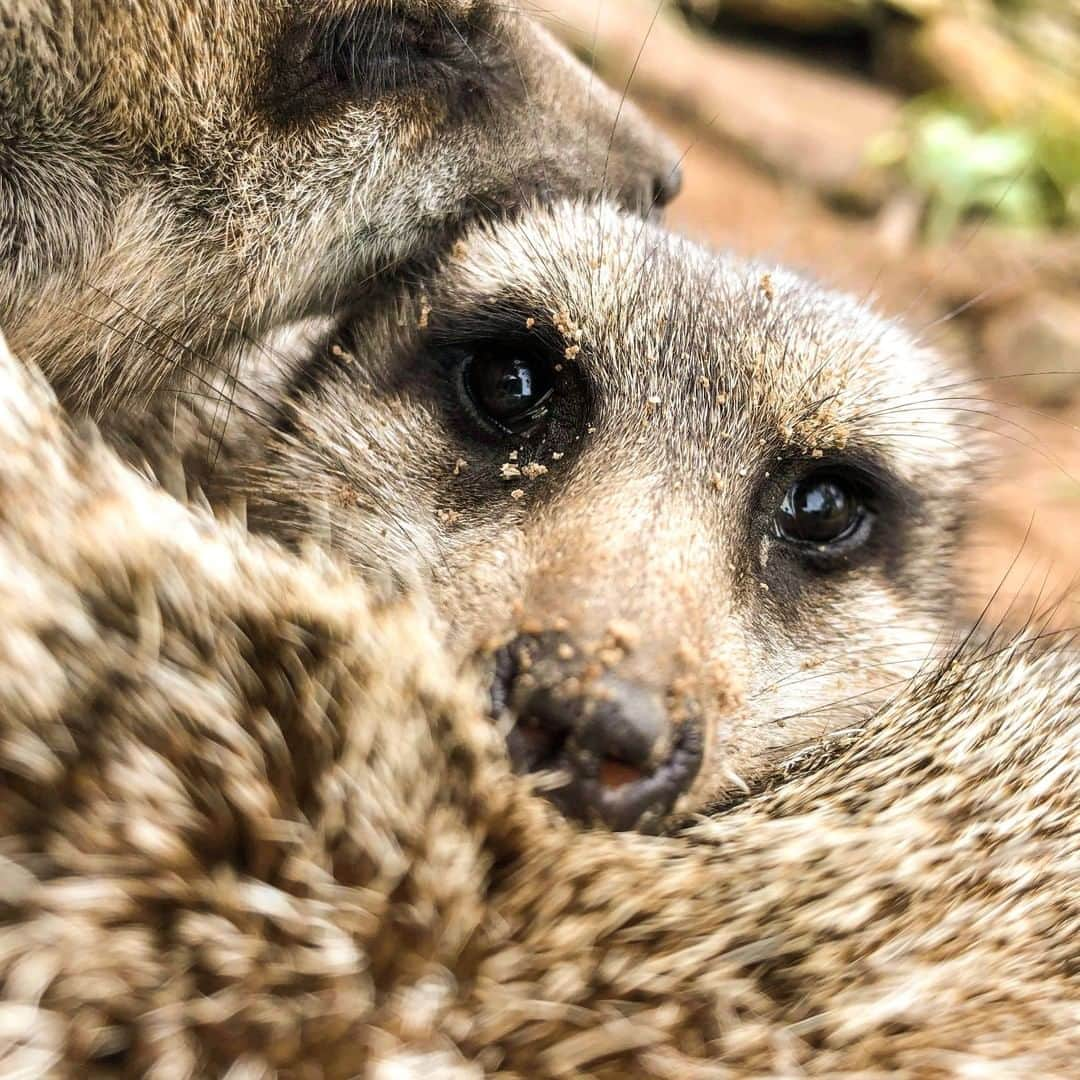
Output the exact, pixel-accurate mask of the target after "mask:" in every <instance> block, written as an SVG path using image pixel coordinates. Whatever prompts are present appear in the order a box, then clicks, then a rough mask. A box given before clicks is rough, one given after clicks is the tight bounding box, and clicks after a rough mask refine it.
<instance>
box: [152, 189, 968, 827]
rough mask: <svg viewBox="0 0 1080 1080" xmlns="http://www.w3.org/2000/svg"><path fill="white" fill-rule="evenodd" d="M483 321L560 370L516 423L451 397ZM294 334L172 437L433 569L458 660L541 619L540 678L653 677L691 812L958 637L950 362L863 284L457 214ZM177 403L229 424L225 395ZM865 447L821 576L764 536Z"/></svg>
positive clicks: (308, 525)
mask: <svg viewBox="0 0 1080 1080" xmlns="http://www.w3.org/2000/svg"><path fill="white" fill-rule="evenodd" d="M529 320H531V321H532V326H531V328H527V326H526V323H527V322H528V321H529ZM484 341H495V342H497V346H496V347H497V348H498V349H500V350H507V351H510V352H512V351H514V350H516V349H522V348H529V347H532V346H531V345H530V344H529V343H530V342H534V341H535V342H537V343H539V344H538V345H537V348H539V349H540V351H541V352H543V353H544V354H545V355H547V354H551V355H552V356H553V358H554V360H555V362H557V363H558V364H559V365H560V366H561V367H562V368H563V371H562V373H561V374H560V376H559V378H560V380H561V381H560V383H559V386H558V388H557V391H556V395H555V398H554V404H553V405H552V411H551V415H550V418H549V421H547V422H546V423H545V424H544V425H543V426H542V428H541V429H539V430H538V431H537V432H536V433H535V434H534V435H532V436H530V437H528V438H521V437H514V436H499V435H492V434H491V433H490V432H486V431H484V430H483V429H481V428H480V426H479V425H478V423H477V422H476V421H475V420H474V419H473V418H472V417H471V416H470V415H469V413H468V410H467V407H466V404H465V403H464V402H463V400H462V397H461V395H460V393H459V392H458V390H457V385H458V379H459V374H458V371H457V369H456V368H455V367H454V363H453V362H450V361H448V360H447V358H448V357H449V358H450V360H451V361H452V359H453V357H454V356H455V355H456V353H455V350H458V351H460V350H465V351H468V350H469V349H471V348H473V347H474V346H475V343H476V342H484ZM523 342H524V344H522V343H523ZM297 351H298V352H299V354H300V358H301V359H300V362H299V370H298V371H294V370H293V362H292V361H289V362H288V363H286V369H287V371H290V372H292V373H293V381H292V382H291V383H289V382H288V381H286V385H285V387H284V389H282V387H281V386H280V385H276V386H275V385H272V384H268V385H266V386H264V387H262V388H261V389H257V390H255V391H254V392H253V393H252V394H251V395H250V396H249V397H248V398H247V399H242V400H243V401H244V408H246V409H249V410H251V413H252V415H241V410H238V411H237V412H235V413H234V414H233V415H232V416H231V417H230V418H229V434H228V436H227V437H226V439H225V440H224V445H223V446H222V447H221V449H220V454H222V455H224V456H223V457H222V456H218V455H219V450H218V445H219V442H218V440H216V439H215V440H213V441H214V448H213V449H212V450H208V449H207V446H206V439H205V437H204V438H203V440H202V441H201V442H200V441H199V439H198V434H199V433H200V432H201V434H202V435H203V436H205V435H206V431H205V430H201V428H200V426H199V422H198V421H197V422H196V433H195V435H194V436H193V435H192V433H190V432H185V433H179V434H178V432H177V430H176V428H172V430H171V431H170V434H169V437H168V439H167V440H166V447H165V453H164V455H159V456H163V457H164V459H165V460H166V461H168V460H170V456H171V455H170V450H169V443H170V442H171V440H172V439H173V438H177V437H179V438H180V439H181V440H182V441H186V442H189V443H191V444H192V445H193V446H194V447H195V450H194V451H193V452H192V453H191V455H190V459H191V460H190V462H189V464H190V465H191V466H192V468H193V471H196V472H198V471H199V466H200V465H201V466H203V468H202V473H203V474H204V475H201V476H200V478H199V479H200V481H201V482H202V484H203V485H204V487H206V488H207V490H208V491H210V492H211V494H212V496H213V497H214V499H215V500H217V501H222V502H226V503H229V504H230V505H240V504H243V505H245V506H246V509H247V514H248V519H249V522H250V523H251V525H252V527H253V528H257V529H262V530H268V531H270V532H272V533H273V534H275V535H277V536H279V537H283V538H285V539H289V540H294V541H295V540H297V539H300V538H308V539H310V538H311V537H314V538H316V539H317V540H319V541H320V542H325V543H327V544H329V545H330V546H331V547H332V548H333V549H335V550H336V551H337V552H339V553H340V554H341V555H342V556H343V557H344V558H345V559H346V560H347V561H348V563H349V564H350V565H351V566H352V567H354V568H355V569H356V570H358V571H360V572H362V573H363V574H365V575H366V577H367V578H368V580H369V581H372V582H374V583H375V584H377V585H379V586H380V587H384V588H389V589H390V590H391V591H393V590H395V589H402V588H405V589H407V588H410V587H418V588H420V589H421V590H422V591H423V592H424V593H425V595H428V596H429V597H431V599H432V600H433V602H434V604H435V606H436V608H437V610H438V611H439V613H440V614H441V615H442V616H443V618H444V619H445V621H446V624H447V629H446V639H447V642H448V643H449V644H450V646H451V647H452V648H453V649H454V651H455V653H456V655H457V656H459V657H460V658H461V659H462V660H463V661H464V662H470V661H476V660H478V661H479V662H480V663H481V664H487V665H490V662H491V650H492V645H493V644H494V645H499V644H501V643H502V642H504V641H506V640H507V639H509V638H512V637H514V635H516V634H518V633H521V632H522V631H529V632H532V631H535V630H540V631H545V630H552V629H554V628H557V629H558V630H559V632H560V633H561V635H562V637H563V639H564V644H565V645H566V646H567V648H568V649H569V651H570V654H571V659H569V660H567V661H566V662H565V664H563V663H561V662H560V664H559V666H558V668H557V670H556V672H555V676H554V677H555V678H556V679H561V680H562V682H563V683H565V682H567V681H568V680H570V679H574V680H577V681H579V682H582V681H583V682H585V683H589V681H590V680H593V679H598V678H599V677H600V676H601V675H602V674H605V673H606V672H607V671H612V672H614V673H616V674H617V675H618V676H620V677H622V678H624V679H626V680H630V681H632V682H633V683H634V685H636V686H640V687H643V688H645V689H646V690H647V691H648V692H649V693H651V694H653V695H655V696H656V698H657V699H658V700H660V701H662V702H664V705H665V708H666V715H667V717H668V720H669V727H670V739H669V740H667V742H668V744H675V745H677V739H678V733H679V731H680V730H682V728H683V726H684V721H690V722H692V723H694V724H700V725H701V726H703V728H704V735H705V743H706V754H705V762H704V765H703V767H702V768H701V770H700V773H699V775H698V779H697V781H696V783H695V785H694V787H693V788H692V789H691V790H690V791H689V792H688V793H687V794H686V795H685V796H684V798H683V799H682V802H681V804H680V806H681V807H682V808H692V807H699V806H701V805H702V804H703V803H707V802H709V801H710V800H712V799H715V798H722V797H726V796H728V795H730V794H731V793H732V792H733V791H735V790H737V789H738V788H739V787H741V786H742V785H743V784H744V783H746V782H749V783H752V782H753V781H754V778H755V777H756V776H758V775H760V774H761V773H762V772H764V771H768V770H769V769H770V768H771V767H772V766H773V765H774V764H775V762H776V761H777V760H778V758H779V757H781V756H783V755H785V754H787V753H789V752H790V751H791V749H792V747H793V746H797V745H798V744H799V743H801V742H803V741H806V740H814V739H817V738H819V737H820V736H821V735H822V734H824V733H825V732H828V731H830V730H834V729H836V728H838V727H842V726H844V725H849V724H856V723H858V722H860V721H861V719H862V718H863V717H865V715H866V714H867V712H868V711H870V710H871V709H873V708H874V706H875V705H876V704H879V703H880V702H881V701H882V700H883V698H884V697H886V696H887V695H888V692H889V688H890V687H891V686H892V685H894V684H895V682H896V680H898V679H900V678H903V677H905V676H907V675H910V674H912V673H914V672H915V671H916V670H917V669H918V668H919V666H920V664H921V663H922V662H923V661H924V660H925V659H926V657H927V656H928V655H931V654H932V653H933V652H934V651H935V649H936V648H937V647H939V646H941V645H943V644H944V643H945V642H946V641H947V639H948V636H949V633H950V631H951V619H952V602H953V599H954V594H955V582H954V579H953V573H952V567H953V562H954V560H953V557H952V556H953V548H954V545H955V544H956V543H957V541H958V530H959V526H960V523H961V522H962V520H963V516H964V512H965V509H966V491H967V490H968V488H969V487H970V479H971V476H972V475H973V467H974V459H975V456H976V455H975V453H974V452H973V450H972V449H971V447H970V444H971V442H972V439H971V438H970V437H969V435H968V432H967V429H966V428H964V427H963V426H962V425H961V423H960V421H959V418H958V416H957V415H956V414H954V412H953V411H952V409H951V406H950V405H949V403H948V398H949V392H948V390H944V391H943V390H942V389H941V386H942V385H945V386H948V385H949V384H950V383H951V382H954V381H955V380H956V378H957V377H958V376H957V374H956V373H955V372H949V371H947V370H946V369H945V368H943V366H942V365H941V362H940V361H939V359H938V358H937V357H936V356H935V355H934V354H933V353H931V352H929V351H928V350H926V349H925V348H922V347H921V346H920V345H919V344H918V343H917V342H916V341H914V340H913V339H912V338H911V337H910V336H909V335H908V334H907V333H906V332H904V331H903V330H902V329H900V328H899V327H897V326H895V325H893V324H891V323H888V322H886V321H884V320H882V319H879V318H877V317H875V316H874V315H873V314H871V313H870V312H869V311H868V310H867V309H866V308H865V307H864V306H862V305H861V304H859V303H857V302H856V301H855V300H854V299H852V298H849V297H845V296H841V295H837V294H833V293H830V292H828V291H826V290H824V289H820V288H818V287H816V286H814V285H813V284H811V283H809V282H807V281H805V280H804V279H801V278H799V277H796V276H795V275H793V274H791V273H790V272H788V271H785V270H781V269H778V268H775V267H773V268H766V267H764V266H758V265H754V264H748V263H745V262H743V261H741V260H738V259H735V258H733V257H731V256H716V255H713V254H711V253H708V252H704V251H702V250H701V249H699V248H696V247H695V246H694V245H692V244H690V243H688V242H686V241H684V240H680V239H679V238H676V237H672V236H670V235H668V234H666V233H664V232H662V231H661V230H659V229H657V228H654V227H652V226H647V225H643V224H642V223H641V222H639V221H637V220H635V219H633V218H631V217H629V216H623V215H620V214H618V213H616V212H614V211H612V210H610V209H608V208H592V207H582V206H578V205H562V206H559V207H557V208H555V209H553V210H551V211H547V210H540V211H535V212H532V213H526V214H524V215H522V216H521V217H520V218H519V219H518V220H517V221H515V222H514V223H512V224H507V225H502V226H499V227H495V228H479V229H476V230H474V231H473V232H472V233H470V234H468V236H467V238H466V239H465V240H464V241H463V242H462V243H461V244H460V245H459V247H458V249H457V251H456V254H455V256H454V258H453V259H452V260H451V261H450V262H449V264H448V265H447V266H446V267H445V268H443V269H442V270H441V271H440V272H439V273H437V274H436V275H435V276H434V278H433V280H432V281H431V282H430V283H429V284H428V285H427V286H426V287H425V288H422V289H418V290H416V291H415V292H414V294H413V295H411V296H409V297H406V298H404V299H402V300H401V301H400V302H399V303H397V304H386V305H385V306H383V307H382V308H380V309H379V310H377V311H366V312H365V313H364V314H363V315H362V316H361V317H360V318H358V319H357V320H356V321H355V322H353V323H351V324H349V325H346V326H345V327H344V328H342V329H341V330H340V331H338V332H337V333H335V334H332V335H331V337H330V338H329V339H328V340H325V341H316V343H315V344H314V346H310V347H308V346H300V347H298V349H297ZM567 353H570V354H571V356H572V358H570V357H568V356H567ZM941 398H944V399H945V401H944V402H942V401H941V400H939V399H941ZM193 407H194V409H195V412H196V415H198V414H199V413H202V414H203V416H204V419H205V418H206V417H209V419H210V420H211V421H212V422H213V423H212V424H211V425H210V426H212V427H213V428H214V434H216V435H220V432H221V420H222V418H223V417H224V416H225V412H224V410H223V409H220V408H216V407H213V406H211V407H209V408H203V407H201V406H200V405H199V404H198V403H196V404H195V406H193ZM173 414H174V410H172V409H170V410H169V421H170V424H171V423H172V421H173ZM186 422H187V421H185V423H186ZM139 438H140V440H144V439H145V436H142V435H141V436H140V437H139ZM144 447H145V443H144V442H143V444H142V446H141V447H140V448H144ZM208 460H212V461H214V462H216V464H217V468H216V470H215V471H214V475H213V476H211V477H207V476H206V475H205V472H206V470H205V465H206V463H207V461H208ZM864 467H868V468H872V469H874V470H876V473H875V478H874V481H873V483H874V488H875V491H874V493H873V495H874V498H875V499H876V502H877V504H878V505H877V510H876V518H875V520H874V523H873V529H872V531H871V534H870V538H869V540H868V541H867V542H866V544H865V545H864V546H862V547H860V548H857V549H856V550H854V551H852V552H851V553H850V554H848V555H845V556H843V558H841V559H839V560H838V561H836V562H835V563H831V564H830V565H829V568H828V569H827V570H821V569H818V568H816V566H815V565H811V564H810V563H809V562H808V561H807V556H806V555H805V553H800V552H797V551H795V550H794V549H792V548H791V547H789V546H787V545H785V544H784V543H783V542H781V541H780V540H778V539H777V537H776V536H775V534H774V531H773V528H772V517H773V514H774V511H775V509H776V506H777V505H778V504H779V503H780V501H781V499H782V497H783V495H784V491H785V488H787V486H788V485H789V484H790V483H791V482H792V481H793V479H794V478H796V477H798V476H802V475H807V474H812V473H814V472H815V471H816V470H820V469H822V468H828V469H834V470H835V469H861V468H864ZM533 473H536V475H532V474H533ZM515 494H516V495H517V496H518V497H515ZM532 670H534V671H535V670H537V669H536V667H535V665H534V667H533V669H532ZM512 711H513V710H512V709H511V712H512ZM504 719H506V718H504ZM572 749H573V748H572ZM585 753H586V751H585V750H582V751H581V754H582V755H584V754H585ZM645 782H650V776H646V777H645ZM658 805H661V804H658ZM662 805H663V809H662V811H661V812H666V811H667V810H670V809H671V805H670V800H669V801H668V802H667V803H666V804H662ZM586 816H587V815H586ZM649 816H650V817H651V818H652V819H655V818H656V814H650V815H649ZM652 824H653V825H654V826H655V824H656V821H655V820H653V821H652Z"/></svg>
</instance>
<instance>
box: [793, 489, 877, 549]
mask: <svg viewBox="0 0 1080 1080" xmlns="http://www.w3.org/2000/svg"><path fill="white" fill-rule="evenodd" d="M866 517H867V509H866V505H865V503H864V501H863V498H862V497H861V494H860V492H859V491H858V489H857V485H856V484H855V483H853V482H852V480H850V479H849V478H846V477H844V476H843V475H840V474H830V473H811V474H810V475H809V476H805V477H803V478H802V479H801V480H797V481H796V482H795V483H794V484H792V485H791V487H789V488H788V490H787V492H786V494H785V495H784V498H783V501H782V502H781V503H780V507H779V509H778V510H777V512H776V518H775V522H776V531H777V533H778V535H779V536H781V537H782V538H783V539H785V540H790V541H792V542H793V543H796V544H815V545H827V544H837V543H840V542H841V541H843V540H847V539H849V538H851V537H853V536H854V535H855V533H856V532H857V531H858V530H859V527H860V525H861V524H862V523H863V522H864V521H865V520H866Z"/></svg>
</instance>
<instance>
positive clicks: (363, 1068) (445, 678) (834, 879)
mask: <svg viewBox="0 0 1080 1080" xmlns="http://www.w3.org/2000/svg"><path fill="white" fill-rule="evenodd" d="M780 295H782V285H781V288H780V289H778V292H777V296H780ZM584 351H585V349H584V348H583V352H584ZM0 417H2V418H3V423H2V424H0V450H2V452H0V508H3V509H2V510H0V611H2V612H3V618H2V619H0V670H2V673H3V678H0V706H2V707H0V790H2V791H3V798H2V799H0V1070H2V1071H3V1072H4V1073H5V1075H20V1076H35V1077H36V1076H50V1077H57V1078H67V1077H71V1078H72V1080H74V1078H76V1077H79V1078H81V1077H86V1076H114V1077H124V1078H127V1077H131V1078H134V1077H144V1076H170V1077H201V1076H226V1075H228V1076H232V1077H236V1076H279V1077H282V1078H283V1080H284V1078H297V1080H300V1078H307V1077H320V1078H324V1080H334V1078H340V1080H344V1078H346V1077H355V1076H361V1075H363V1076H377V1077H378V1076H405V1077H416V1078H427V1077H433V1076H440V1077H443V1076H445V1077H461V1078H462V1080H464V1078H470V1080H474V1078H477V1077H487V1076H490V1077H493V1078H495V1077H498V1078H501V1080H516V1078H529V1080H534V1078H548V1077H551V1078H555V1077H570V1076H590V1077H597V1078H612V1080H614V1078H615V1077H625V1076H635V1077H644V1078H655V1080H670V1078H671V1077H715V1076H725V1077H735V1078H747V1080H749V1078H750V1077H762V1076H791V1075H799V1076H811V1077H823V1078H824V1077H829V1078H836V1077H845V1078H852V1080H853V1078H855V1077H865V1076H869V1075H874V1076H883V1075H888V1076H897V1077H902V1078H910V1080H915V1078H918V1080H923V1078H933V1080H936V1078H941V1080H945V1078H948V1077H957V1076H995V1077H996V1076H1010V1075H1015V1074H1016V1073H1017V1072H1018V1071H1022V1072H1023V1073H1024V1074H1025V1075H1030V1076H1038V1077H1040V1078H1043V1077H1045V1078H1054V1080H1059V1078H1060V1080H1065V1078H1068V1077H1072V1076H1074V1075H1075V1071H1076V1055H1077V1049H1078V1041H1077V1032H1078V1031H1080V1013H1078V1007H1077V1002H1078V1001H1080V985H1078V979H1080V971H1078V968H1077V964H1076V956H1077V948H1076V942H1077V935H1078V933H1080V893H1078V890H1077V888H1076V883H1077V875H1078V873H1080V866H1078V864H1077V848H1076V813H1077V805H1078V800H1080V758H1078V755H1080V738H1078V737H1077V736H1078V726H1080V658H1078V657H1077V656H1076V654H1075V653H1072V654H1071V655H1069V654H1065V653H1057V654H1053V653H1051V654H1049V655H1048V654H1046V653H1045V652H1043V653H1042V654H1040V653H1039V652H1038V651H1036V648H1035V647H1034V646H1033V645H1031V644H1027V645H1025V644H1023V642H1022V641H1014V642H1012V643H1011V644H1010V646H1009V647H1007V648H990V649H980V648H976V647H972V646H971V645H967V646H965V647H963V648H961V649H959V650H956V651H954V652H952V653H950V655H949V656H948V657H947V658H946V662H945V663H943V664H942V665H940V666H938V667H936V668H934V669H932V670H927V671H926V672H924V673H923V674H922V675H920V676H919V677H918V678H916V679H913V680H910V681H908V682H906V683H905V684H904V685H903V686H902V687H901V688H900V691H899V692H898V693H896V694H895V695H893V696H892V699H891V700H890V702H889V703H888V704H887V705H886V706H885V707H883V708H882V709H881V710H879V711H878V712H877V713H876V714H875V715H874V716H873V717H872V718H871V719H870V720H869V721H868V724H867V727H866V730H865V731H864V732H863V733H862V734H861V735H859V736H858V737H852V736H848V737H839V738H836V739H833V740H826V741H825V742H824V743H822V744H819V746H818V747H817V750H818V753H817V758H816V761H815V762H814V764H813V766H812V767H809V768H808V767H807V766H806V757H805V755H804V756H803V758H802V764H801V765H797V766H795V767H794V768H792V769H790V770H782V771H781V772H779V773H778V774H777V775H775V776H774V778H773V779H774V782H775V786H774V787H773V788H772V789H771V790H767V791H765V792H763V793H762V794H760V795H758V796H756V797H754V798H750V799H747V800H744V801H743V802H742V803H741V804H740V805H737V806H735V807H733V808H731V809H730V810H729V811H728V812H727V813H725V814H723V815H721V816H718V817H716V818H714V819H713V820H711V821H709V822H707V823H705V824H704V825H702V826H700V827H699V828H698V829H696V830H694V831H692V832H690V833H689V834H687V835H685V836H679V837H669V836H664V837H649V836H636V835H614V834H610V833H607V832H603V831H599V830H596V831H591V832H585V833H582V832H581V831H579V830H577V829H576V828H574V827H572V826H571V825H570V824H569V823H568V822H566V821H564V820H561V819H560V817H559V816H558V815H557V814H555V813H554V812H553V811H552V809H551V808H550V807H549V806H548V805H547V804H546V803H545V802H544V801H543V800H540V799H537V798H536V797H535V795H534V794H533V793H532V791H531V788H530V785H529V784H527V783H526V782H525V781H524V780H522V778H520V777H514V776H513V775H512V774H511V772H510V770H509V768H508V766H507V762H506V757H505V754H504V753H503V752H502V750H501V748H500V746H499V745H498V741H497V739H496V738H495V732H494V729H493V727H492V726H491V724H490V722H489V720H488V719H487V717H486V716H485V715H484V712H483V709H482V707H481V706H480V703H479V701H478V698H479V696H480V695H479V687H478V686H477V685H476V684H475V682H474V681H473V680H472V679H471V678H470V677H468V676H465V677H462V676H461V675H460V674H459V672H458V666H457V661H456V658H455V657H454V656H453V655H451V654H449V653H448V652H447V650H446V649H445V647H444V642H443V640H442V634H441V632H439V631H438V629H437V624H435V625H433V623H432V621H431V618H430V613H429V612H428V611H427V610H426V609H425V605H424V602H423V599H422V598H421V597H407V598H399V599H397V600H394V601H387V600H385V599H380V598H378V597H377V596H375V595H373V594H372V593H371V591H370V590H368V589H365V588H364V587H363V586H362V584H361V583H360V582H359V581H358V580H357V578H356V576H355V575H354V574H352V573H350V572H349V571H348V568H347V567H343V566H342V565H341V563H340V562H334V561H333V560H330V559H328V558H327V557H326V556H325V554H323V553H322V552H321V551H320V550H319V549H317V548H310V549H309V550H307V551H306V552H304V553H300V554H290V553H289V552H287V551H286V550H284V549H283V548H282V547H281V546H280V545H277V544H275V543H273V542H270V541H267V540H265V539H261V538H258V537H252V536H250V535H249V534H248V533H247V532H246V531H245V530H244V529H243V527H242V525H241V524H239V523H237V522H230V521H224V520H214V519H213V518H212V517H211V516H209V515H208V514H206V513H204V512H200V511H197V510H192V509H189V508H187V507H185V506H183V505H182V504H181V503H180V501H179V500H177V499H175V498H172V497H171V496H169V495H168V494H167V493H165V492H164V491H162V490H161V488H160V487H156V486H154V485H152V484H150V483H147V482H146V481H145V480H144V479H143V478H141V477H139V476H138V475H137V474H136V473H135V472H134V471H133V470H131V469H129V468H127V467H125V466H124V465H123V464H122V463H121V462H120V461H119V460H118V459H117V458H116V457H115V456H114V455H113V454H111V453H110V451H109V450H108V448H107V447H106V446H105V445H104V444H103V443H102V441H101V440H99V439H96V438H95V437H93V435H92V433H91V432H88V430H87V429H86V428H85V427H83V428H81V429H77V430H73V429H71V428H70V427H69V426H68V425H66V424H65V422H64V419H63V417H62V415H61V414H60V413H59V410H57V409H56V407H55V402H54V401H52V400H51V399H50V395H49V392H48V388H47V387H46V386H45V385H44V384H43V383H41V382H40V381H36V380H34V379H33V378H32V377H29V375H28V372H27V371H25V370H22V369H20V368H19V367H17V366H15V365H9V364H8V363H7V361H6V357H5V354H4V350H3V347H2V343H0ZM12 507H17V508H18V512H16V513H12V512H11V508H12Z"/></svg>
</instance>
